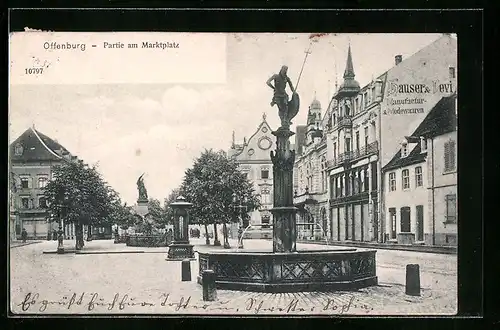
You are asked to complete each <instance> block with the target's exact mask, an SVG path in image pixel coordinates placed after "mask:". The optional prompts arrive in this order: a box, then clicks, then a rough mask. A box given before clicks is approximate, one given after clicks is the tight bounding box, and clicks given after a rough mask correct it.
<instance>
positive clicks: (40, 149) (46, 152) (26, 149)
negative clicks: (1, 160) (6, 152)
mask: <svg viewBox="0 0 500 330" xmlns="http://www.w3.org/2000/svg"><path fill="white" fill-rule="evenodd" d="M18 145H20V146H21V147H22V153H21V155H16V152H15V151H16V147H17V146H18ZM58 150H62V151H63V153H69V152H68V151H67V150H66V148H64V147H63V146H62V145H60V144H59V143H58V142H57V141H55V140H53V139H52V138H50V137H48V136H47V135H45V134H43V133H41V132H39V131H37V130H35V129H34V128H33V127H30V128H28V129H27V130H26V131H25V132H24V133H23V134H21V135H20V136H19V137H18V138H17V139H16V140H15V141H14V142H12V143H11V145H10V159H11V161H12V162H16V161H19V162H38V161H59V160H61V159H62V156H61V155H59V154H58V153H57V151H58Z"/></svg>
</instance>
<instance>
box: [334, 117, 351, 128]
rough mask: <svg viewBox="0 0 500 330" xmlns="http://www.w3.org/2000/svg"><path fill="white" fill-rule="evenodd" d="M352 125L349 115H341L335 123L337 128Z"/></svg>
mask: <svg viewBox="0 0 500 330" xmlns="http://www.w3.org/2000/svg"><path fill="white" fill-rule="evenodd" d="M351 127H352V118H351V117H341V118H339V121H338V123H337V129H341V128H351Z"/></svg>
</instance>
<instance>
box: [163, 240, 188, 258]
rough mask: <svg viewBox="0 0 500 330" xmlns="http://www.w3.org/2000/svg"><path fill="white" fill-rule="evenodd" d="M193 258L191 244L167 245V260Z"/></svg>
mask: <svg viewBox="0 0 500 330" xmlns="http://www.w3.org/2000/svg"><path fill="white" fill-rule="evenodd" d="M184 259H195V257H194V251H193V245H191V244H185V243H172V244H170V245H169V246H168V254H167V260H184Z"/></svg>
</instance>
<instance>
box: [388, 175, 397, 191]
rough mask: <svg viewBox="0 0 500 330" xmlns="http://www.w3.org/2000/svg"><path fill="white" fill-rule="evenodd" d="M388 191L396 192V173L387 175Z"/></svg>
mask: <svg viewBox="0 0 500 330" xmlns="http://www.w3.org/2000/svg"><path fill="white" fill-rule="evenodd" d="M389 191H396V173H394V172H391V173H389Z"/></svg>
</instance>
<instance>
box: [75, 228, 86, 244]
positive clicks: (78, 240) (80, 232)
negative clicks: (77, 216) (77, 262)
mask: <svg viewBox="0 0 500 330" xmlns="http://www.w3.org/2000/svg"><path fill="white" fill-rule="evenodd" d="M75 230H76V235H75V238H76V239H75V249H76V250H81V249H82V248H83V246H84V245H85V243H84V240H83V224H81V223H77V224H75Z"/></svg>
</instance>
